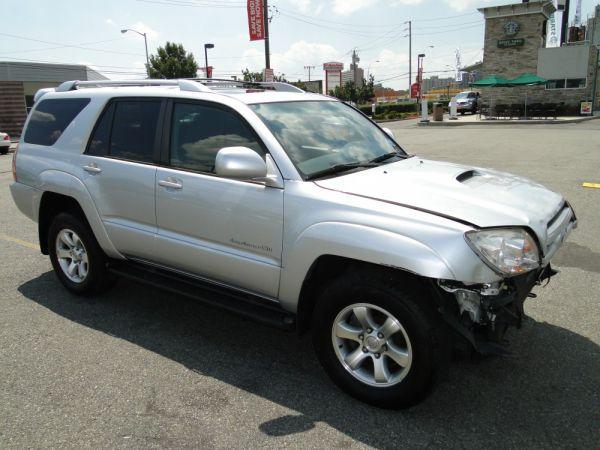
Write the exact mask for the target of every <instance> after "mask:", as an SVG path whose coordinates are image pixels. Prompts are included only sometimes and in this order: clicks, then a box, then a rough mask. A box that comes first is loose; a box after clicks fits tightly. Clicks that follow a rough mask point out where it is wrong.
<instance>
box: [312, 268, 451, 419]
mask: <svg viewBox="0 0 600 450" xmlns="http://www.w3.org/2000/svg"><path fill="white" fill-rule="evenodd" d="M427 295H428V292H427V289H425V288H424V287H422V286H420V284H419V283H418V282H416V281H415V280H413V279H412V278H410V277H402V276H401V277H398V274H396V273H395V271H367V272H365V271H355V272H353V273H351V274H348V275H345V276H342V277H341V278H338V279H336V280H334V281H333V282H331V283H330V285H329V286H327V287H326V288H325V290H324V291H323V293H322V295H321V296H320V298H319V299H318V302H317V305H316V307H315V311H314V316H313V327H312V332H313V343H314V347H315V351H316V353H317V356H318V358H319V361H320V362H321V364H322V366H323V368H324V369H325V371H326V372H327V374H328V375H329V377H330V378H331V379H332V381H333V382H334V383H335V384H337V385H338V387H340V388H341V389H342V390H344V391H345V392H347V393H348V394H350V395H352V396H353V397H355V398H357V399H359V400H361V401H363V402H365V403H369V404H371V405H374V406H377V407H380V408H387V409H400V408H406V407H409V406H412V405H414V404H416V403H418V402H419V401H421V400H422V399H424V398H425V397H426V396H427V395H428V393H429V392H430V391H431V390H432V388H433V387H434V385H435V383H436V381H437V380H438V377H439V374H440V373H442V370H441V369H443V368H445V364H447V362H448V361H449V360H450V348H449V345H447V342H448V341H449V339H446V338H445V328H444V325H443V324H442V323H441V320H440V318H439V317H438V315H437V313H436V312H435V311H434V309H433V307H432V306H431V304H430V303H429V299H428V298H427ZM357 308H358V309H357ZM361 308H365V310H364V311H369V310H370V311H371V312H370V319H369V320H367V322H368V323H371V324H372V325H373V327H372V331H371V333H369V329H365V327H364V323H363V325H361V322H364V320H365V317H366V316H368V315H369V314H367V315H365V314H363V312H364V311H363V310H362V309H361ZM358 312H360V314H358ZM347 314H348V315H347ZM386 314H387V315H388V316H387V317H386ZM359 315H360V316H361V317H362V319H363V320H361V321H359V320H358V317H359ZM389 317H391V318H392V322H391V323H394V324H395V325H394V326H395V330H396V331H395V332H394V330H393V329H392V328H394V327H389V326H388V327H386V326H382V325H383V324H386V323H390V322H388V321H387V318H389ZM393 320H396V321H397V323H399V325H400V326H399V327H398V326H397V324H396V323H395V322H394V321H393ZM337 323H342V324H343V325H342V326H336V324H337ZM340 330H341V331H340ZM357 330H359V332H360V333H361V334H362V337H361V336H360V334H359V335H358V336H356V332H357ZM378 330H379V331H382V332H385V333H387V334H388V336H385V335H383V339H379V341H376V339H378V337H377V332H378ZM389 330H392V331H391V332H388V331H389ZM346 332H347V333H348V335H351V336H352V338H350V339H345V338H340V337H339V335H340V334H342V335H346ZM390 334H391V336H390ZM381 336H382V335H379V337H381ZM357 338H358V339H357ZM382 342H385V344H384V345H383V346H381V344H382ZM368 346H370V348H367V347H368ZM365 349H366V350H365ZM399 355H400V357H399ZM359 359H361V361H362V362H360V363H358V365H357V367H358V368H357V369H356V368H355V370H352V368H351V367H350V365H353V363H354V362H356V361H358V360H359ZM342 360H344V361H346V362H345V363H343V362H342ZM396 361H399V362H401V363H402V364H403V366H402V365H400V364H399V363H396ZM376 365H377V367H379V368H381V367H382V366H387V369H388V370H387V373H386V372H385V370H379V380H377V379H376V377H375V373H376V370H375V368H376ZM371 374H373V376H372V377H371ZM386 375H389V377H388V378H387V381H384V380H385V376H386Z"/></svg>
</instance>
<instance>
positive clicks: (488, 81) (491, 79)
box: [471, 75, 510, 113]
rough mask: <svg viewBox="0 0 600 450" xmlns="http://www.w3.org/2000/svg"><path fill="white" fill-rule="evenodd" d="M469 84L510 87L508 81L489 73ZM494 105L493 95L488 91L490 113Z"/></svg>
mask: <svg viewBox="0 0 600 450" xmlns="http://www.w3.org/2000/svg"><path fill="white" fill-rule="evenodd" d="M471 86H475V87H510V83H509V81H508V80H507V79H506V78H504V77H500V76H498V75H489V76H487V77H485V78H482V79H481V80H478V81H475V82H474V83H471ZM493 107H494V96H493V95H492V94H491V93H490V113H491V112H492V111H493Z"/></svg>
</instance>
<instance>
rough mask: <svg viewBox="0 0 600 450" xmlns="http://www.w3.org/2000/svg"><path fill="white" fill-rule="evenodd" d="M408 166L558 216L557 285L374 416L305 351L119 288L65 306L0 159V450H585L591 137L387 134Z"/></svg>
mask: <svg viewBox="0 0 600 450" xmlns="http://www.w3.org/2000/svg"><path fill="white" fill-rule="evenodd" d="M388 126H390V128H392V129H393V130H394V131H395V132H396V136H397V138H398V140H399V141H400V142H401V143H403V145H404V146H405V147H406V149H407V150H408V151H409V152H410V153H417V154H418V155H420V156H422V157H431V158H436V159H444V160H449V161H457V162H464V163H468V164H475V165H479V166H488V167H494V168H497V169H502V170H509V171H511V172H515V173H518V174H522V175H526V176H529V177H531V178H533V179H535V180H537V181H539V182H541V183H544V184H546V185H548V186H550V187H552V188H553V189H555V190H557V191H561V192H563V193H564V194H565V195H566V196H567V197H568V198H569V200H571V201H572V203H573V206H574V207H575V209H576V211H577V213H578V216H579V219H580V227H579V229H578V230H576V231H575V233H574V234H573V235H572V236H571V238H570V239H569V241H568V243H567V244H566V245H565V247H564V249H563V250H561V252H560V253H559V254H558V255H557V257H556V265H557V266H558V267H559V268H560V269H561V271H562V273H561V274H560V275H559V276H557V277H556V278H555V279H553V280H552V281H551V283H550V284H549V285H548V286H547V287H546V288H543V289H542V288H536V290H535V292H536V293H537V294H538V297H537V299H531V300H530V301H528V303H527V304H526V311H527V313H528V314H529V315H530V316H531V320H530V321H528V323H526V325H525V326H524V328H523V329H522V330H520V331H515V332H513V333H512V334H511V336H510V339H511V348H512V350H513V352H514V356H512V357H505V358H487V359H483V360H479V361H459V362H457V363H456V364H454V365H453V367H452V369H451V371H450V373H449V375H448V379H447V380H446V381H445V382H443V383H442V384H440V385H439V386H438V388H437V389H436V390H435V392H434V393H433V394H432V395H431V396H430V397H429V398H428V399H427V400H426V401H425V402H424V403H422V404H420V405H418V406H416V407H414V408H412V409H409V410H407V411H397V412H393V411H383V410H378V409H375V408H372V407H369V406H366V405H364V404H361V403H359V402H357V401H354V400H353V399H351V398H349V397H347V396H346V395H344V394H343V393H341V392H340V391H339V390H337V389H336V388H335V387H334V386H333V385H332V383H330V382H329V380H328V379H327V378H326V376H325V375H324V373H323V372H322V370H321V369H320V367H319V365H318V363H317V362H316V359H315V356H314V354H313V351H312V348H311V344H310V341H309V340H308V339H306V338H304V339H301V340H298V339H297V338H296V336H295V335H294V334H288V333H283V332H280V331H277V330H273V329H269V328H266V327H263V326H261V325H257V324H254V323H252V322H249V321H247V320H244V319H241V318H238V317H236V316H233V315H230V314H228V313H224V312H222V311H219V310H214V309H210V308H207V307H204V306H201V305H199V304H197V303H193V302H191V301H189V300H187V299H184V298H181V297H178V296H176V295H172V294H168V293H162V292H157V291H155V290H154V289H152V288H148V287H145V286H142V285H139V284H135V283H132V282H126V281H120V282H119V283H118V284H117V286H116V287H115V288H114V289H113V290H112V291H111V292H109V293H107V294H105V295H102V296H100V297H97V298H92V299H82V298H77V297H74V296H72V295H70V294H68V293H67V292H66V291H65V290H64V289H62V288H61V287H60V286H59V284H58V282H57V281H56V280H55V278H54V275H53V274H52V273H51V267H50V263H49V262H48V259H47V258H46V257H44V256H42V255H40V254H39V251H37V250H35V248H36V246H37V245H36V240H37V231H36V227H35V224H33V223H32V222H30V221H28V219H26V218H25V217H23V216H22V215H21V214H20V213H19V212H18V211H17V210H16V208H15V206H14V205H13V203H12V200H11V198H10V195H9V192H8V184H9V182H10V180H11V174H10V156H0V255H2V259H1V261H0V262H1V265H0V447H4V448H23V447H77V448H81V447H95V448H100V447H144V448H146V447H153V448H156V447H177V448H187V447H219V448H226V447H227V448H239V447H250V448H255V447H266V446H269V447H277V448H281V447H302V448H334V447H344V448H354V447H376V448H398V447H430V446H431V447H462V448H464V447H468V448H487V447H569V448H593V447H596V448H597V446H598V442H600V431H599V430H600V428H599V426H598V425H599V424H600V389H599V386H600V383H599V381H600V376H599V374H600V346H599V344H600V308H599V300H598V299H599V295H598V292H600V212H599V210H598V204H600V190H598V189H585V188H582V187H581V183H582V182H584V181H592V182H600V180H599V179H598V177H600V172H599V170H598V168H599V167H600V143H599V140H598V139H597V136H598V135H599V134H598V132H599V131H600V121H595V122H586V123H583V124H578V125H561V126H533V127H519V128H511V127H498V126H495V127H489V128H487V127H482V126H478V127H477V128H476V129H473V128H470V127H459V128H436V129H431V128H418V127H416V126H414V124H411V123H399V124H388Z"/></svg>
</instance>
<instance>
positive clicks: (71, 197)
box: [37, 170, 123, 258]
mask: <svg viewBox="0 0 600 450" xmlns="http://www.w3.org/2000/svg"><path fill="white" fill-rule="evenodd" d="M39 180H40V186H41V189H43V194H42V196H41V198H40V203H39V207H38V217H37V220H38V236H39V240H40V248H41V250H42V253H43V254H45V255H47V254H48V243H47V242H46V241H47V235H48V229H49V227H50V224H51V223H52V219H53V218H54V217H56V215H57V214H59V213H61V212H71V213H73V214H77V215H79V216H80V217H81V218H82V219H83V220H85V221H86V223H87V224H88V225H89V227H90V229H91V230H92V233H93V234H94V237H95V238H96V240H97V241H98V244H99V245H100V247H101V248H102V250H104V252H105V253H106V254H107V255H108V256H110V257H114V258H123V257H122V256H121V255H120V254H119V252H118V251H117V249H116V248H115V247H114V245H113V244H112V242H111V241H110V239H109V237H108V234H107V233H106V229H105V228H104V225H103V224H102V220H101V219H100V215H99V214H98V210H97V209H96V206H95V204H94V202H93V200H92V197H91V195H90V194H89V192H88V190H87V189H86V187H85V185H84V184H83V183H82V182H81V180H79V179H78V178H77V177H75V176H73V175H71V174H68V173H66V172H61V171H57V170H48V171H45V172H42V173H41V174H40V177H39Z"/></svg>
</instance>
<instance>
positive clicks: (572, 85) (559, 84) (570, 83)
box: [546, 78, 586, 89]
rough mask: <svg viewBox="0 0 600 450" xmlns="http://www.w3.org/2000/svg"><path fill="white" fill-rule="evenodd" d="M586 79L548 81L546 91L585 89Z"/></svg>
mask: <svg viewBox="0 0 600 450" xmlns="http://www.w3.org/2000/svg"><path fill="white" fill-rule="evenodd" d="M585 85H586V79H585V78H566V79H559V80H548V81H547V82H546V89H582V88H585Z"/></svg>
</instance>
